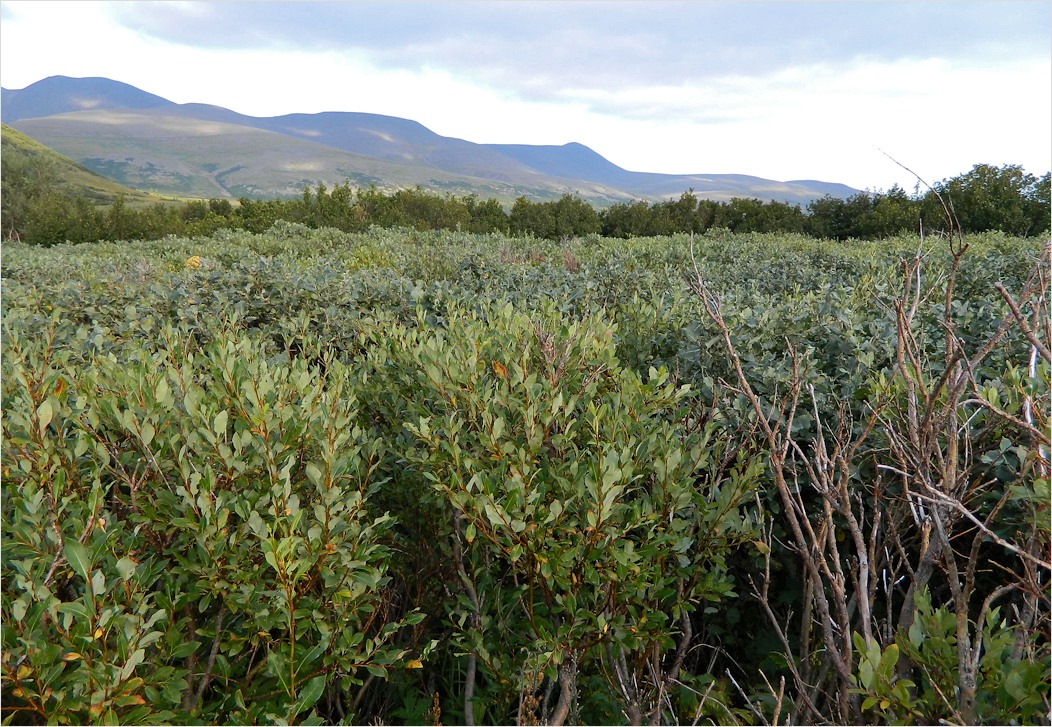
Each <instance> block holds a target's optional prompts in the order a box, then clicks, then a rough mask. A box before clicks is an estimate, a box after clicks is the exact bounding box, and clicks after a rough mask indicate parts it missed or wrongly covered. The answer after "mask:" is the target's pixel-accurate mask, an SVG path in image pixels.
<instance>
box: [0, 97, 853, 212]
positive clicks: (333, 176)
mask: <svg viewBox="0 0 1052 727" xmlns="http://www.w3.org/2000/svg"><path fill="white" fill-rule="evenodd" d="M0 117H2V120H3V122H4V123H6V124H9V125H10V126H12V127H13V128H15V129H17V130H19V131H21V132H22V133H25V134H27V135H28V136H30V137H31V138H34V139H36V140H37V141H39V142H41V143H43V144H45V145H46V146H48V147H50V148H53V149H55V150H56V151H57V152H59V153H61V154H64V155H66V156H68V157H70V158H71V159H73V160H75V161H76V162H78V163H80V164H82V165H84V166H85V167H87V168H88V169H91V170H92V171H95V172H97V173H99V174H102V175H103V176H108V177H111V178H115V177H112V176H111V175H113V174H117V177H116V178H115V179H116V181H118V182H121V183H123V184H127V185H128V186H132V187H135V188H139V189H144V190H149V191H153V192H158V193H162V194H178V195H186V196H195V195H201V196H221V197H222V196H225V197H237V196H242V195H244V196H250V197H267V196H280V197H288V196H293V195H296V194H298V193H299V191H302V188H303V187H305V186H313V185H317V184H319V183H324V184H339V183H342V182H343V181H345V180H346V181H349V182H351V183H353V184H354V185H355V186H368V185H370V184H372V185H376V186H377V187H379V188H381V189H395V188H404V187H414V186H420V187H424V188H428V189H432V190H442V191H447V192H451V193H455V194H476V195H478V196H480V197H494V198H497V199H501V200H502V201H504V202H510V201H511V200H513V199H514V198H516V197H518V196H527V197H529V198H535V199H550V198H556V197H559V196H561V195H562V194H566V193H575V194H578V195H580V196H581V197H582V198H583V199H586V200H587V201H589V202H592V203H597V204H600V205H605V204H611V203H615V202H621V201H629V200H633V199H644V200H647V201H657V200H661V199H668V198H670V197H677V196H679V195H680V194H682V193H684V192H686V191H687V190H688V189H693V190H694V192H695V194H696V195H697V196H698V197H702V198H709V199H717V200H726V199H730V198H731V197H735V196H738V197H757V198H760V199H765V200H778V201H785V202H790V203H796V204H806V203H807V202H809V201H811V200H813V199H816V198H819V197H822V196H824V195H826V194H832V195H833V196H841V197H847V196H850V195H851V194H854V193H856V192H857V190H855V189H852V188H851V187H848V186H847V185H842V184H839V183H835V182H821V181H818V180H795V181H789V182H779V181H776V180H769V179H763V178H760V177H753V176H749V175H737V174H687V175H672V174H660V173H656V172H635V171H630V170H626V169H623V168H621V167H619V166H617V165H616V164H614V163H613V162H610V161H609V160H607V159H606V158H605V157H603V156H602V155H600V154H598V153H597V152H595V151H594V150H592V149H590V148H589V147H587V146H586V145H584V144H581V143H579V142H570V143H567V144H564V145H561V146H544V145H529V144H477V143H475V142H471V141H467V140H464V139H458V138H454V137H446V136H441V135H439V134H437V133H435V132H434V131H432V130H430V129H428V128H427V127H426V126H424V125H423V124H421V123H419V122H417V121H414V120H412V119H404V118H400V117H395V116H385V115H381V114H371V113H367V112H359V111H326V112H321V113H316V114H303V113H294V114H285V115H281V116H273V117H254V116H248V115H245V114H241V113H238V112H236V111H232V110H230V109H227V108H224V107H221V106H215V105H210V104H201V103H185V104H179V103H175V102H173V101H170V100H168V99H165V98H163V97H161V96H157V95H155V94H152V93H149V92H147V91H143V90H142V89H139V88H136V87H135V86H131V85H130V84H126V83H123V82H120V81H114V80H112V79H108V78H100V77H92V78H82V79H77V78H70V77H67V76H51V77H49V78H46V79H43V80H41V81H37V82H36V83H34V84H31V85H29V86H27V87H26V88H24V89H18V90H9V89H3V90H2V96H0ZM206 124H218V125H222V126H214V127H207V126H205V125H206ZM151 128H152V131H151ZM260 132H265V133H267V134H273V135H274V136H261V135H260ZM188 139H189V140H190V141H189V143H188V142H187V140H188ZM220 170H225V171H226V172H227V176H226V177H224V178H223V179H217V176H216V175H217V172H218V171H220ZM297 190H299V191H297Z"/></svg>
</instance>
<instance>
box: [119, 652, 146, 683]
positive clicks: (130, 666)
mask: <svg viewBox="0 0 1052 727" xmlns="http://www.w3.org/2000/svg"><path fill="white" fill-rule="evenodd" d="M145 658H146V649H136V650H135V653H133V654H132V655H131V656H130V657H129V658H128V661H127V663H126V664H125V665H124V668H123V669H121V681H122V682H123V681H126V680H127V679H128V678H129V677H130V676H131V675H132V673H133V672H134V671H135V667H137V666H138V665H139V664H141V663H142V660H143V659H145Z"/></svg>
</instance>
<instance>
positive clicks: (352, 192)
mask: <svg viewBox="0 0 1052 727" xmlns="http://www.w3.org/2000/svg"><path fill="white" fill-rule="evenodd" d="M5 166H6V165H5ZM8 171H10V170H7V169H5V171H4V175H3V187H4V189H3V209H2V213H3V230H4V236H5V238H6V239H9V240H10V239H18V240H22V241H24V242H28V243H32V244H40V245H52V244H56V243H61V242H74V243H77V242H92V241H96V240H149V239H160V238H162V237H164V236H166V235H179V236H196V235H211V234H212V233H214V232H215V231H216V230H219V229H223V228H228V229H244V230H247V231H250V232H256V233H259V232H264V231H266V230H267V229H269V228H270V227H271V225H273V224H274V223H275V222H277V221H278V220H286V221H289V222H297V223H301V224H304V225H307V226H308V227H313V228H319V227H334V228H338V229H340V230H343V231H347V232H353V231H361V230H365V229H367V228H369V227H371V226H373V225H376V226H379V227H398V226H402V227H413V228H416V229H421V230H436V229H450V230H462V231H465V232H476V233H487V232H496V233H503V234H516V235H533V236H534V237H538V238H546V239H562V238H567V237H574V236H582V235H591V234H599V235H603V236H606V237H621V238H628V237H648V236H657V235H671V234H675V233H686V232H694V233H703V232H705V231H706V230H709V229H713V228H724V229H729V230H731V231H732V232H742V233H744V232H797V233H804V234H809V235H812V236H814V237H819V238H826V239H834V240H846V239H850V238H857V239H879V238H883V237H887V236H889V235H894V234H897V233H900V232H903V231H910V230H912V231H916V230H926V231H931V230H936V229H939V228H940V226H944V224H945V223H944V220H945V219H946V214H945V210H944V209H943V206H942V205H943V201H945V202H946V203H947V204H949V205H950V206H952V212H953V213H954V215H955V216H956V218H957V220H958V221H959V223H960V228H961V230H962V231H963V232H966V233H969V232H985V231H988V230H1001V231H1003V232H1005V233H1007V234H1012V235H1020V236H1030V235H1039V234H1041V233H1043V232H1045V231H1047V230H1048V229H1049V218H1050V214H1052V212H1050V207H1052V203H1050V196H1052V195H1050V186H1049V174H1048V173H1047V172H1046V173H1045V174H1044V175H1043V176H1041V177H1036V176H1034V175H1033V174H1029V173H1027V172H1025V171H1024V170H1023V168H1022V167H1021V166H1019V165H1005V166H1002V167H995V166H991V165H988V164H978V165H975V166H974V167H973V168H972V169H971V171H969V172H966V173H964V174H961V175H959V176H956V177H953V178H950V179H947V180H943V181H941V182H938V183H936V184H935V185H934V186H933V188H931V189H929V190H928V191H927V192H925V193H921V192H920V191H919V190H915V191H914V193H913V194H909V193H907V192H906V191H905V190H903V189H902V188H901V187H898V186H893V187H892V188H891V189H889V190H887V191H878V192H868V191H866V192H859V193H857V194H855V195H853V196H851V197H848V198H846V199H843V198H838V197H832V196H829V195H827V196H825V197H822V198H820V199H816V200H814V201H812V202H811V203H809V204H808V205H807V206H806V207H801V206H799V205H794V204H789V203H786V202H778V201H767V202H765V201H762V200H758V199H751V198H733V199H731V200H729V201H715V200H709V199H701V198H699V197H698V195H697V194H696V193H695V192H694V190H688V191H687V192H684V193H683V194H682V195H680V197H679V198H678V199H669V200H665V201H662V202H647V201H644V200H636V201H631V202H619V203H617V204H614V205H611V206H609V207H606V208H602V209H597V208H596V207H594V206H592V205H591V204H589V203H588V202H586V201H585V200H583V199H581V198H580V197H578V196H576V195H571V194H565V195H563V196H562V197H561V198H560V199H557V200H550V201H533V200H530V199H527V198H526V197H519V198H518V199H516V200H515V202H514V203H513V204H512V205H511V208H510V209H505V208H504V206H503V205H501V203H500V202H498V201H497V200H494V199H485V200H483V199H479V198H478V197H477V196H475V195H468V196H455V195H451V194H439V193H434V192H428V191H426V190H424V189H422V188H419V187H417V188H415V189H401V190H398V191H395V192H385V191H382V190H379V189H377V188H375V187H370V188H368V189H352V188H351V186H350V182H344V183H343V184H342V185H336V186H335V187H333V188H332V189H331V190H330V189H329V188H328V187H327V186H326V185H325V184H318V185H317V186H316V187H313V188H312V187H307V188H306V189H304V191H303V194H302V195H301V196H300V197H298V198H294V199H264V200H257V199H249V198H247V197H242V198H241V199H240V200H238V201H237V203H233V202H231V201H230V200H225V199H211V200H207V201H206V200H191V201H188V202H185V203H182V204H165V203H158V204H155V205H151V206H145V207H138V208H137V207H133V206H132V205H129V204H127V203H126V201H125V200H124V198H122V197H118V198H117V200H116V201H115V203H114V204H112V205H109V206H105V207H101V206H97V205H95V204H93V203H92V202H91V201H90V200H88V199H86V198H84V197H82V196H77V195H76V194H74V193H72V192H70V191H67V190H63V189H61V188H60V187H59V186H57V185H55V184H52V183H49V182H48V180H47V179H43V178H41V177H40V175H31V174H24V173H17V174H9V173H8ZM940 198H941V200H942V201H940Z"/></svg>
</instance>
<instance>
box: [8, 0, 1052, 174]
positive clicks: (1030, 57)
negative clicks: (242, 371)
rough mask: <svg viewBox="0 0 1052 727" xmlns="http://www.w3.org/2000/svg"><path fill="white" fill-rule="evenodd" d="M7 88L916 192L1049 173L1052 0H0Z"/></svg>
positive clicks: (641, 165) (652, 168)
mask: <svg viewBox="0 0 1052 727" xmlns="http://www.w3.org/2000/svg"><path fill="white" fill-rule="evenodd" d="M0 11H2V19H0V85H3V87H4V88H7V89H18V88H24V87H25V86H28V85H29V84H31V83H34V82H35V81H39V80H40V79H42V78H46V77H47V76H52V75H65V76H74V77H85V76H104V77H107V78H111V79H114V80H118V81H123V82H125V83H130V84H132V85H134V86H137V87H139V88H141V89H143V90H144V91H149V92H151V93H155V94H158V95H160V96H164V97H165V98H168V99H170V100H172V101H176V102H179V103H188V102H202V103H211V104H217V105H219V106H224V107H226V108H229V109H232V110H234V111H238V112H241V113H244V114H250V115H253V116H277V115H281V114H287V113H296V112H303V113H313V112H320V111H365V112H370V113H379V114H389V115H392V116H400V117H404V118H410V119H413V120H416V121H419V122H421V123H422V124H424V125H425V126H427V127H428V128H430V129H432V130H433V131H435V132H437V133H439V134H443V135H446V136H454V137H458V138H462V139H468V140H470V141H475V142H485V143H488V142H496V143H524V144H565V143H567V142H571V141H576V142H580V143H582V144H586V145H587V146H590V147H591V148H593V149H595V150H596V151H597V152H599V153H600V154H602V155H604V156H605V157H607V158H608V159H610V160H611V161H613V162H614V163H616V164H619V165H620V166H622V167H625V168H627V169H631V170H633V171H649V172H666V173H740V174H753V175H756V176H761V177H767V178H771V179H778V180H788V179H821V180H824V181H833V182H843V183H845V184H849V185H851V186H854V187H857V188H861V189H864V188H869V189H887V188H888V187H890V186H891V185H892V184H895V183H898V184H899V185H900V186H902V187H904V188H906V189H907V190H912V189H913V186H914V183H915V180H914V179H913V178H912V177H911V175H909V174H908V173H907V172H905V171H904V170H902V169H901V168H899V167H897V166H896V165H895V164H894V163H893V162H892V161H890V160H889V159H888V158H887V157H885V156H884V155H883V154H882V153H881V150H883V151H884V152H887V153H888V154H890V155H891V156H893V157H895V158H896V159H898V160H899V161H900V162H902V163H903V164H905V165H906V166H909V167H911V168H912V169H913V170H914V171H916V172H917V173H918V174H920V175H921V176H923V177H925V178H926V179H927V180H928V181H929V182H934V181H937V180H939V179H944V178H947V177H951V176H954V175H957V174H960V173H963V172H966V171H968V170H969V169H970V168H971V167H972V166H973V165H974V164H978V163H987V164H994V165H998V166H1000V165H1003V164H1022V165H1023V166H1024V167H1025V168H1026V169H1027V171H1030V172H1032V173H1034V174H1043V173H1044V172H1046V171H1048V170H1049V169H1050V167H1052V140H1050V138H1052V40H1050V38H1052V3H1049V2H1048V0H1039V1H1037V2H1021V1H1015V0H996V1H994V2H962V1H959V0H958V1H953V2H951V1H948V0H947V1H941V2H939V1H935V0H928V1H925V2H917V1H913V2H895V1H884V2H832V1H829V2H797V1H795V0H782V1H780V2H743V1H741V0H739V1H735V2H717V1H715V0H708V1H695V2H656V1H653V0H647V1H642V0H637V1H635V2H629V1H622V2H598V1H595V0H588V1H586V0H578V1H576V2H546V1H537V0H533V1H530V2H511V1H501V2H492V1H491V2H481V1H474V2H468V1H462V2H435V1H434V0H430V1H428V2H398V1H389V2H328V3H313V2H288V1H286V2H262V3H259V2H257V3H240V2H239V3H234V2H219V3H213V2H201V1H198V0H194V1H191V2H84V1H83V0H79V1H77V2H40V1H39V0H35V1H28V0H15V1H11V2H7V1H4V2H2V3H0Z"/></svg>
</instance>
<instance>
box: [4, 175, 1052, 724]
mask: <svg viewBox="0 0 1052 727" xmlns="http://www.w3.org/2000/svg"><path fill="white" fill-rule="evenodd" d="M334 194H335V193H334ZM340 209H342V207H341V208H340ZM199 212H200V213H201V214H202V215H204V216H207V215H208V214H212V213H214V214H217V215H222V214H224V213H230V210H225V209H222V208H220V209H216V210H214V211H213V210H211V209H210V210H208V211H207V212H205V211H204V210H201V209H199ZM917 242H918V241H917V240H916V239H915V238H912V237H902V238H892V239H885V240H881V241H879V242H859V241H850V242H847V243H844V244H839V245H832V244H830V243H828V242H822V241H817V240H814V239H810V238H807V237H804V236H801V235H775V234H766V235H734V234H731V233H728V232H726V231H720V232H711V233H709V234H706V235H697V236H695V237H694V238H688V237H686V236H673V237H657V238H649V239H643V238H630V239H625V240H622V239H613V238H600V237H597V236H589V237H584V238H579V239H565V240H562V241H551V240H544V239H534V238H522V237H518V238H511V237H505V236H502V235H475V234H469V233H466V232H450V231H442V230H430V231H421V230H413V229H405V228H402V229H379V228H373V229H371V230H369V231H364V232H357V233H351V232H342V231H339V230H337V229H332V228H318V229H314V228H311V227H309V226H307V225H306V224H293V223H288V222H279V223H277V224H275V225H274V226H273V227H271V228H270V229H269V230H268V231H267V232H265V233H262V234H252V233H249V232H246V231H233V230H228V229H219V230H217V231H216V232H215V234H214V235H212V236H211V237H196V238H189V237H186V238H180V237H169V238H165V239H162V240H156V241H152V242H143V243H135V244H129V243H100V244H91V245H58V246H55V247H52V248H48V249H44V248H40V247H34V246H30V245H25V244H22V245H17V244H15V245H8V246H7V248H6V249H5V258H4V269H3V276H4V279H3V334H4V351H3V362H2V367H3V368H2V371H0V373H2V377H0V383H2V397H3V410H4V419H3V476H4V490H3V495H2V497H3V517H4V520H3V550H4V562H3V583H4V590H3V661H2V671H0V677H2V683H3V687H2V688H3V709H4V712H5V717H8V716H10V719H12V720H13V721H14V722H21V723H36V722H38V723H43V722H45V721H47V720H49V719H51V720H54V721H57V722H66V723H103V722H109V723H113V722H117V721H121V722H133V723H172V722H179V723H218V722H222V723H231V722H237V723H263V722H282V721H287V722H305V723H306V722H320V721H328V722H372V721H384V722H388V723H391V722H400V723H411V724H421V723H437V722H443V723H447V724H448V723H471V722H474V723H524V724H525V723H535V722H549V723H559V722H566V723H569V722H580V723H623V722H626V721H632V722H650V721H653V722H672V721H677V722H681V723H682V722H698V723H704V722H713V723H756V722H761V723H768V722H774V721H775V720H777V721H779V722H781V723H785V722H786V721H787V720H791V721H793V722H796V723H801V722H811V723H820V722H835V723H842V722H863V721H866V722H870V721H872V722H880V723H892V722H897V721H905V722H919V723H933V722H937V721H939V720H946V721H950V722H957V723H968V722H1006V721H1012V720H1014V721H1017V722H1019V721H1021V722H1025V723H1031V722H1039V721H1043V720H1046V719H1047V714H1048V709H1049V704H1048V698H1047V695H1048V687H1049V676H1048V664H1049V634H1048V629H1047V621H1048V614H1049V603H1048V597H1047V589H1045V588H1043V587H1042V586H1041V584H1043V583H1047V576H1048V567H1047V562H1048V560H1049V555H1048V547H1049V546H1048V544H1049V529H1048V523H1047V520H1048V512H1049V510H1048V508H1049V492H1048V481H1049V480H1048V474H1047V468H1048V455H1047V427H1048V422H1047V411H1046V410H1045V409H1044V408H1042V407H1041V406H1039V405H1038V402H1041V401H1047V396H1048V391H1049V368H1048V363H1047V361H1045V360H1044V359H1043V358H1042V355H1043V354H1041V353H1040V349H1039V348H1038V347H1036V346H1034V344H1033V342H1032V341H1031V337H1032V338H1034V340H1036V341H1038V343H1039V344H1040V345H1043V346H1045V347H1047V345H1048V343H1047V342H1048V333H1047V327H1046V324H1047V320H1048V316H1047V309H1044V308H1042V307H1041V305H1042V302H1041V299H1040V297H1039V296H1038V295H1037V291H1040V290H1043V289H1044V288H1045V286H1046V285H1047V284H1046V283H1045V282H1044V281H1045V279H1044V278H1041V277H1040V275H1038V277H1028V276H1030V275H1031V270H1037V271H1042V270H1044V269H1045V267H1046V263H1047V254H1048V252H1047V250H1046V251H1045V252H1044V253H1040V251H1039V250H1038V247H1037V245H1036V244H1035V243H1033V242H1032V241H1026V240H1020V239H1016V238H1011V237H1007V236H1005V235H1003V234H988V235H985V236H976V237H971V238H968V239H967V242H968V245H969V248H968V250H967V251H965V252H964V253H963V254H958V253H961V249H960V248H959V247H958V248H952V249H951V248H950V247H949V246H947V245H946V243H945V242H944V243H942V245H938V246H934V247H932V248H931V250H930V251H929V253H928V254H927V255H926V256H925V257H923V258H919V259H918V258H916V250H917ZM1035 263H1037V266H1036V268H1035ZM688 279H689V280H693V281H694V285H695V288H696V289H697V292H698V293H700V294H701V297H699V296H698V295H696V294H695V293H694V292H692V291H691V289H690V287H689V286H688ZM916 281H920V283H919V284H917V282H916ZM997 284H1002V285H1003V286H1004V290H1005V294H1006V295H1007V296H1008V297H1007V298H1005V297H1002V296H1001V294H999V293H998V292H997V288H995V285H997ZM947 290H949V294H950V295H949V299H950V305H949V307H948V308H947V304H946V293H947ZM1028 291H1029V292H1028ZM1009 299H1011V301H1012V304H1013V305H1016V306H1017V308H1020V312H1021V314H1025V317H1024V318H1023V320H1024V321H1025V322H1026V329H1024V328H1023V326H1022V325H1021V324H1019V323H1018V322H1017V321H1016V320H1015V318H1014V316H1013V313H1012V311H1011V309H1010V306H1009V304H1008V300H1009ZM947 311H948V312H947ZM1006 321H1007V322H1006ZM947 329H949V330H951V331H952V332H953V336H952V337H950V338H947V336H946V332H947ZM991 341H992V342H993V343H992V344H991V343H990V342H991ZM947 372H948V373H947ZM950 461H952V462H953V463H954V465H953V466H954V468H955V469H954V470H952V472H953V473H955V474H954V476H953V477H952V478H948V477H946V476H945V475H946V473H947V472H949V470H947V469H946V463H947V462H950ZM922 507H923V508H924V509H923V512H924V513H925V514H924V515H923V516H921V515H920V514H919V513H921V512H922V510H920V509H919V508H922ZM962 509H963V511H962ZM964 513H968V515H970V516H971V517H972V518H974V521H973V520H972V519H970V518H969V517H968V516H966V515H965V514H964ZM977 523H978V525H977ZM859 534H861V535H862V537H861V539H859V538H858V537H856V536H858V535H859ZM800 538H803V540H801V539H800ZM823 608H825V609H826V612H825V614H826V615H823V612H822V609H823ZM962 685H963V686H964V687H966V688H964V689H962ZM972 685H974V688H973V687H972Z"/></svg>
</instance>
